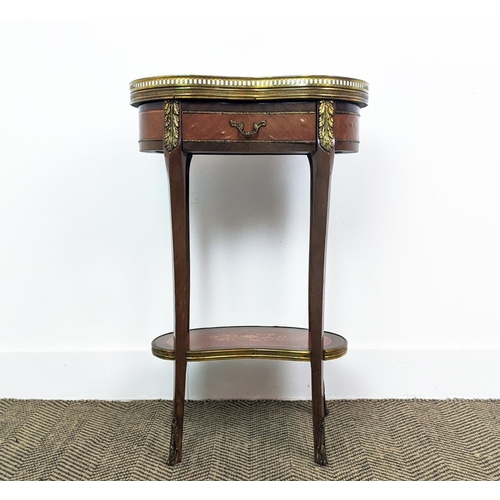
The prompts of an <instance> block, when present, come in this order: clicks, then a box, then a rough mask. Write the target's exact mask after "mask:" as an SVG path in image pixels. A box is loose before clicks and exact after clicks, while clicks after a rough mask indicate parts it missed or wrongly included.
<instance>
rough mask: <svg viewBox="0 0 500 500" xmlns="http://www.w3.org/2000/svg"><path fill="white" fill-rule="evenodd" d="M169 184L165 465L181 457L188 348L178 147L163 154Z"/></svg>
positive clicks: (185, 202) (185, 164)
mask: <svg viewBox="0 0 500 500" xmlns="http://www.w3.org/2000/svg"><path fill="white" fill-rule="evenodd" d="M165 159H166V163H167V167H168V174H169V181H170V200H171V201H170V203H171V212H172V240H173V254H174V290H175V291H174V294H175V295H174V296H175V326H174V333H175V385H174V401H173V415H172V424H171V437H170V451H169V457H168V465H175V464H176V463H178V462H180V461H181V457H182V429H183V422H184V400H185V387H186V368H187V361H186V351H187V350H188V349H189V291H190V265H189V163H190V160H191V155H186V154H185V153H183V152H182V150H181V148H180V146H178V147H176V148H175V149H173V150H172V151H170V152H167V151H165Z"/></svg>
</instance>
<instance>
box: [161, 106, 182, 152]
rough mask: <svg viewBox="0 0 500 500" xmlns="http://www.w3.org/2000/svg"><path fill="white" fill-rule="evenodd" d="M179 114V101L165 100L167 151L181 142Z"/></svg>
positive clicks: (165, 140)
mask: <svg viewBox="0 0 500 500" xmlns="http://www.w3.org/2000/svg"><path fill="white" fill-rule="evenodd" d="M179 114H180V110H179V101H176V100H168V101H165V136H164V144H165V149H166V150H167V151H172V150H173V149H175V148H176V147H177V144H179V122H180V120H179Z"/></svg>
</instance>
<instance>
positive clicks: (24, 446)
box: [0, 399, 500, 481]
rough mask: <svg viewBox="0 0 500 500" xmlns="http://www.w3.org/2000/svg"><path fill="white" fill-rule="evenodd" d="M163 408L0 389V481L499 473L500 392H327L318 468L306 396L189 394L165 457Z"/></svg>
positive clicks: (166, 406) (476, 476)
mask: <svg viewBox="0 0 500 500" xmlns="http://www.w3.org/2000/svg"><path fill="white" fill-rule="evenodd" d="M171 407H172V406H171V402H169V401H133V402H107V401H39V400H26V401H22V400H11V399H0V480H4V481H5V480H7V481H16V480H17V481H20V480H31V481H33V480H40V481H49V480H52V481H54V480H55V481H63V480H83V481H85V480H91V481H99V480H112V481H115V480H125V481H132V480H153V481H154V480H255V481H258V480H306V481H307V480H312V481H332V480H340V481H350V480H356V481H359V480H361V481H369V480H403V481H416V480H436V481H437V480H483V481H491V480H495V481H498V480H499V479H500V400H445V401H441V400H436V401H433V400H350V401H330V402H329V403H328V407H329V410H330V415H329V416H328V417H327V419H326V445H327V452H328V459H329V465H328V466H326V467H322V466H319V465H317V464H315V463H314V461H313V446H312V424H311V410H310V408H311V404H310V402H307V401H293V402H289V401H286V402H285V401H189V402H187V403H186V415H185V431H184V432H185V434H184V445H183V448H184V450H183V460H182V462H181V463H180V464H178V465H176V466H175V467H168V466H167V465H166V458H167V456H168V445H169V438H170V429H169V426H170V414H171Z"/></svg>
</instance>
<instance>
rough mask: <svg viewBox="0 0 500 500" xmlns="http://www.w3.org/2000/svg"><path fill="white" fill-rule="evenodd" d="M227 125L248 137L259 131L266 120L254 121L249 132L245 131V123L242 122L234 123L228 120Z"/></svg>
mask: <svg viewBox="0 0 500 500" xmlns="http://www.w3.org/2000/svg"><path fill="white" fill-rule="evenodd" d="M229 125H231V127H236V128H237V129H238V130H239V131H240V132H241V133H242V134H243V135H244V136H245V137H249V136H250V135H255V134H256V133H257V132H258V131H259V128H260V127H265V126H266V120H262V121H261V122H256V123H254V124H253V130H252V131H250V132H245V125H244V123H243V122H240V123H236V122H235V121H234V120H229Z"/></svg>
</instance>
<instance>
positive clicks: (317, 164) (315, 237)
mask: <svg viewBox="0 0 500 500" xmlns="http://www.w3.org/2000/svg"><path fill="white" fill-rule="evenodd" d="M333 151H334V149H333V148H332V149H331V151H329V152H327V151H325V150H323V149H322V148H321V147H320V146H319V145H318V148H317V150H316V151H315V152H314V153H311V154H310V155H309V162H310V165H311V222H310V240H309V347H310V349H311V389H312V408H313V430H314V459H315V461H316V462H317V463H318V464H321V465H326V464H327V463H328V460H327V458H326V447H325V413H326V411H325V410H326V402H325V394H324V383H323V296H324V273H325V252H326V230H327V224H328V198H329V191H330V176H331V172H332V167H333V156H334V153H333Z"/></svg>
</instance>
